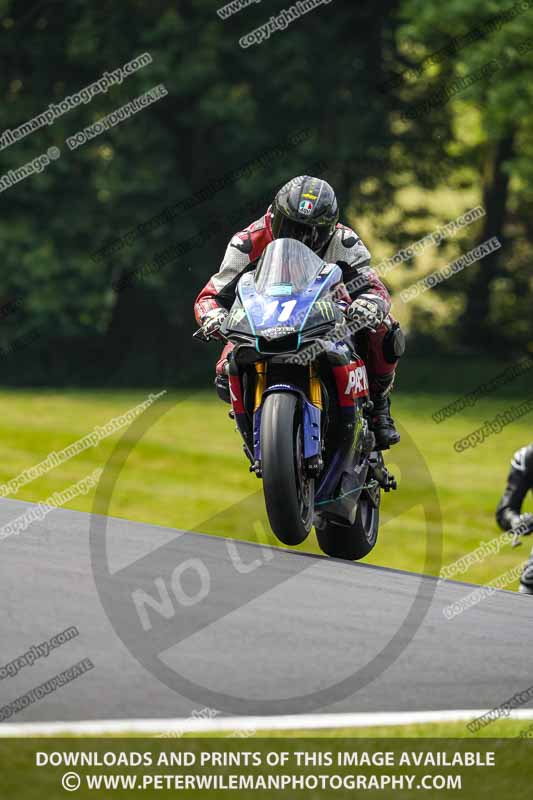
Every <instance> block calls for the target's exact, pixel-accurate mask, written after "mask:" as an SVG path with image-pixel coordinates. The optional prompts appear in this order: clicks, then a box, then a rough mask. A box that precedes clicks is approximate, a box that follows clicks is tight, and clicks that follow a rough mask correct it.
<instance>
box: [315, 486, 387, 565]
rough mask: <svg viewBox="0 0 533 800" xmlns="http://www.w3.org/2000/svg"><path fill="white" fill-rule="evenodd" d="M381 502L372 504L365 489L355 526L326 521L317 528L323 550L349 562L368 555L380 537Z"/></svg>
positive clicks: (317, 536) (319, 542) (358, 507)
mask: <svg viewBox="0 0 533 800" xmlns="http://www.w3.org/2000/svg"><path fill="white" fill-rule="evenodd" d="M378 529H379V502H378V504H377V505H374V503H372V501H371V499H370V497H369V495H368V493H367V492H366V491H364V490H363V492H362V494H361V498H360V500H359V503H358V506H357V513H356V515H355V522H354V524H353V525H339V524H338V523H335V522H332V521H331V520H325V521H324V523H323V524H322V525H319V526H317V528H316V538H317V539H318V544H319V546H320V549H321V550H322V552H323V553H325V554H326V555H328V556H332V557H333V558H342V559H344V560H345V561H358V560H359V559H360V558H364V557H365V556H367V555H368V554H369V553H370V551H371V550H372V548H373V547H374V545H375V544H376V541H377V538H378Z"/></svg>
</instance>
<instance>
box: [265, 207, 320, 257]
mask: <svg viewBox="0 0 533 800" xmlns="http://www.w3.org/2000/svg"><path fill="white" fill-rule="evenodd" d="M272 233H273V235H274V239H297V241H299V242H302V243H303V244H305V245H307V247H310V248H311V250H314V252H315V253H317V252H318V251H319V250H321V249H322V248H323V247H324V245H326V244H327V243H328V241H329V240H330V239H331V236H332V234H333V230H332V226H331V225H306V224H305V223H303V222H295V221H294V220H292V219H287V217H285V216H284V215H283V214H281V213H280V212H279V211H278V212H277V213H276V214H274V219H273V220H272Z"/></svg>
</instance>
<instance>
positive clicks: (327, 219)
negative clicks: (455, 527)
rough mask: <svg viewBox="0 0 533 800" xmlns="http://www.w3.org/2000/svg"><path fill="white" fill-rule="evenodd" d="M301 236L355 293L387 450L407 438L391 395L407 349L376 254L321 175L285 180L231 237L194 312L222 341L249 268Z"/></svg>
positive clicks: (377, 429)
mask: <svg viewBox="0 0 533 800" xmlns="http://www.w3.org/2000/svg"><path fill="white" fill-rule="evenodd" d="M282 238H290V239H297V240H299V241H301V242H303V243H304V244H305V245H307V246H308V247H310V248H311V250H313V251H314V252H315V253H316V254H317V255H318V256H320V258H322V259H324V261H326V262H328V263H336V264H338V266H339V267H341V269H342V273H343V279H344V283H345V285H346V288H347V290H348V292H349V295H350V300H351V305H349V307H348V316H349V317H350V318H351V319H353V320H354V322H355V323H356V325H355V327H356V328H357V327H359V326H360V327H361V328H363V327H364V328H365V330H364V331H363V333H364V337H363V347H364V352H363V353H362V355H363V356H364V358H365V361H366V365H367V370H368V377H369V384H370V397H371V400H372V401H373V411H372V414H371V418H370V425H371V428H372V430H373V431H374V434H375V437H376V445H377V447H378V448H379V449H382V450H384V449H387V448H389V447H390V446H391V445H393V444H396V443H397V442H399V441H400V434H399V433H398V431H397V430H396V428H395V426H394V420H393V419H392V417H391V416H390V397H389V394H390V392H391V390H392V387H393V383H394V376H395V370H396V365H397V362H398V358H399V357H400V356H401V355H402V354H403V351H404V349H405V340H404V336H403V333H402V331H401V328H400V326H399V323H398V322H396V321H395V320H394V319H393V318H392V316H391V315H390V313H389V312H390V307H391V298H390V295H389V292H388V290H387V289H386V288H385V286H384V285H383V283H382V282H381V280H380V279H379V278H378V276H377V274H376V272H375V271H374V270H372V269H371V268H370V253H369V251H368V250H367V248H366V247H365V245H364V244H363V242H362V241H361V239H360V238H359V236H358V235H357V234H356V233H355V232H354V231H353V230H352V229H351V228H349V227H348V226H346V225H342V224H339V208H338V204H337V198H336V196H335V192H334V191H333V189H332V187H331V186H330V185H329V183H327V182H326V181H324V180H322V179H320V178H313V177H310V176H308V175H301V176H299V177H297V178H293V179H292V180H291V181H289V182H288V183H286V184H285V186H283V187H282V188H281V189H280V190H279V192H278V193H277V195H276V197H275V198H274V202H273V203H272V205H271V206H270V207H269V208H268V209H267V211H266V213H265V214H264V216H262V217H261V218H260V219H258V220H257V221H255V222H253V223H252V224H251V225H249V226H248V227H247V228H245V229H244V230H242V231H241V232H239V233H237V234H236V235H235V236H233V238H232V239H231V241H230V243H229V244H228V247H227V249H226V253H225V256H224V259H223V261H222V264H221V266H220V269H219V271H218V272H217V273H216V274H215V275H213V276H212V277H211V279H210V280H209V281H208V282H207V284H206V285H205V286H204V288H203V289H202V291H201V292H200V294H199V295H198V297H197V298H196V302H195V306H194V313H195V317H196V321H197V322H198V325H200V326H201V327H202V329H203V331H204V333H205V334H206V335H207V336H210V337H212V336H214V337H215V338H217V332H218V330H219V329H220V326H221V325H222V323H223V322H224V320H225V319H226V317H227V315H228V312H229V309H230V308H231V306H232V304H233V301H234V299H235V288H236V285H237V282H238V280H239V278H240V277H241V275H242V274H243V273H244V272H248V271H250V270H253V269H255V267H256V265H257V262H258V260H259V258H260V256H261V254H262V253H263V251H264V249H265V248H266V247H267V245H268V244H270V242H272V241H273V240H274V239H282ZM232 347H233V345H232V344H231V343H228V344H227V345H226V346H225V347H224V349H223V351H222V354H221V356H220V359H219V361H218V363H217V367H216V378H215V385H216V387H217V391H218V394H219V396H220V397H221V398H222V399H224V400H225V401H226V402H229V401H230V400H229V389H228V378H227V358H228V354H229V352H230V351H231V349H232Z"/></svg>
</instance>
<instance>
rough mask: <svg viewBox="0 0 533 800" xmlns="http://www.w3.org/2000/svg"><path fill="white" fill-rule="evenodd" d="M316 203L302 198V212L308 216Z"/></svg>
mask: <svg viewBox="0 0 533 800" xmlns="http://www.w3.org/2000/svg"><path fill="white" fill-rule="evenodd" d="M314 207H315V204H314V203H312V202H311V200H302V201H301V203H300V214H304V215H305V216H306V217H308V216H309V215H310V214H312V212H313V209H314Z"/></svg>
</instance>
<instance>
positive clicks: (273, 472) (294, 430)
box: [261, 392, 315, 545]
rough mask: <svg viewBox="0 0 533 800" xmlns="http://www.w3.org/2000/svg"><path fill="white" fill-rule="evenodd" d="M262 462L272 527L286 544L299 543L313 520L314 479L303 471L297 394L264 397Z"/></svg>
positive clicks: (266, 502) (281, 393)
mask: <svg viewBox="0 0 533 800" xmlns="http://www.w3.org/2000/svg"><path fill="white" fill-rule="evenodd" d="M261 464H262V473H263V492H264V495H265V505H266V510H267V514H268V519H269V522H270V527H271V528H272V530H273V532H274V534H275V535H276V536H277V538H278V539H279V540H280V541H281V542H283V544H288V545H297V544H300V543H301V542H303V541H304V539H306V538H307V536H308V535H309V532H310V530H311V527H312V524H313V510H314V501H315V482H314V479H312V478H307V477H306V476H305V474H304V458H303V430H302V424H301V415H300V413H299V404H298V398H297V397H296V396H295V395H294V394H290V393H289V392H280V393H279V394H270V395H268V396H267V397H266V398H265V401H264V404H263V410H262V412H261Z"/></svg>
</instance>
